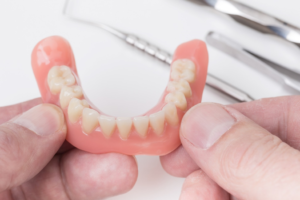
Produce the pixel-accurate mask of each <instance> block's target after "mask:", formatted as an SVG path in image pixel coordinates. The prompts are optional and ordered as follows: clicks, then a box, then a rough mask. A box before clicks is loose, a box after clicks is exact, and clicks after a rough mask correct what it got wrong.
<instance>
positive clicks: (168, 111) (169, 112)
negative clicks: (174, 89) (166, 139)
mask: <svg viewBox="0 0 300 200" xmlns="http://www.w3.org/2000/svg"><path fill="white" fill-rule="evenodd" d="M163 110H164V111H165V117H166V121H167V122H168V124H170V125H171V126H177V125H178V123H179V118H178V114H177V108H176V106H175V104H174V103H168V104H167V105H166V106H165V107H164V109H163Z"/></svg>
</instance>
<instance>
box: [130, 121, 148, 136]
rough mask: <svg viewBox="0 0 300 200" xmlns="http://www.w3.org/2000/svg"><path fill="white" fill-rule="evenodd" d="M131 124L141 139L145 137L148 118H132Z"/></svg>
mask: <svg viewBox="0 0 300 200" xmlns="http://www.w3.org/2000/svg"><path fill="white" fill-rule="evenodd" d="M133 124H134V127H135V130H136V131H137V132H138V134H139V135H140V136H141V137H146V136H147V132H148V126H149V117H148V116H142V117H135V118H133Z"/></svg>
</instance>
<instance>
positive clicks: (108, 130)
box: [98, 115, 116, 138]
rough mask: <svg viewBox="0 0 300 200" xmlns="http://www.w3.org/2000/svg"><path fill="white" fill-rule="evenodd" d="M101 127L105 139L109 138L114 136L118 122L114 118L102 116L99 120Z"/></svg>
mask: <svg viewBox="0 0 300 200" xmlns="http://www.w3.org/2000/svg"><path fill="white" fill-rule="evenodd" d="M98 120H99V123H100V127H101V130H102V133H103V135H104V136H105V137H107V138H109V137H111V135H112V134H113V132H114V130H115V128H116V120H115V118H114V117H108V116H105V115H100V116H99V118H98Z"/></svg>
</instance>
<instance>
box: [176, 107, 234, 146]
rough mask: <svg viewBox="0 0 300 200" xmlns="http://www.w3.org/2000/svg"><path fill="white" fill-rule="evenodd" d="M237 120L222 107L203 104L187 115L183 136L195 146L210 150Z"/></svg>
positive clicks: (183, 126) (184, 119)
mask: <svg viewBox="0 0 300 200" xmlns="http://www.w3.org/2000/svg"><path fill="white" fill-rule="evenodd" d="M235 122H236V120H235V119H234V118H233V117H232V116H231V115H230V114H229V113H228V112H227V111H226V110H225V109H224V108H223V107H222V106H221V105H218V104H212V103H203V104H199V105H197V106H195V107H193V108H192V109H191V110H190V111H188V112H187V113H186V115H185V116H184V118H183V120H182V124H181V134H182V136H183V137H184V138H185V139H187V140H188V141H189V142H190V143H192V144H193V145H194V146H196V147H198V148H201V149H203V150H207V149H209V148H210V147H211V146H213V145H214V144H215V143H216V142H217V141H218V140H219V139H220V138H221V137H222V135H224V133H226V132H227V131H228V130H229V129H230V128H231V127H232V126H233V125H234V124H235Z"/></svg>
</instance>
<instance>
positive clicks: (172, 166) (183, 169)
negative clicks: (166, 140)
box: [160, 145, 199, 177]
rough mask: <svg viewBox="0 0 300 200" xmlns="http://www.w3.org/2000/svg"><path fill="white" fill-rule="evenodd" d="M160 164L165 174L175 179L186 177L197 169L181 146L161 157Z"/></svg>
mask: <svg viewBox="0 0 300 200" xmlns="http://www.w3.org/2000/svg"><path fill="white" fill-rule="evenodd" d="M160 163H161V165H162V167H163V168H164V170H165V171H166V172H168V173H169V174H170V175H172V176H176V177H187V176H188V175H190V174H191V173H192V172H194V171H196V170H198V169H199V166H198V165H197V164H196V163H195V161H194V160H193V159H192V158H191V157H190V155H189V154H188V153H187V152H186V150H185V149H184V148H183V147H182V145H181V146H180V147H178V148H177V149H176V150H175V151H173V152H172V153H170V154H168V155H165V156H161V157H160Z"/></svg>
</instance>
